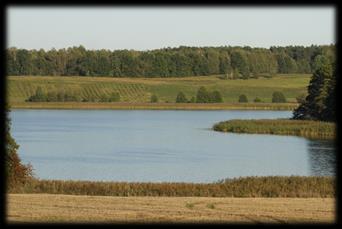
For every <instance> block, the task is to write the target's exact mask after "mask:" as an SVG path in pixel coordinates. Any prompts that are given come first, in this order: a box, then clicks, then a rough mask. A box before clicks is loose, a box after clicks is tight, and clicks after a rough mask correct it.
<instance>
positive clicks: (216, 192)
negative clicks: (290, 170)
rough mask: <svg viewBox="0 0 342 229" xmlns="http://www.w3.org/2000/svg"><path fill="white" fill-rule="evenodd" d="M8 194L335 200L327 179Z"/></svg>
mask: <svg viewBox="0 0 342 229" xmlns="http://www.w3.org/2000/svg"><path fill="white" fill-rule="evenodd" d="M9 191H10V193H26V194H37V193H50V194H71V195H94V196H164V197H166V196H167V197H182V196H189V197H190V196H198V197H199V196H201V197H303V198H313V197H321V198H326V197H335V178H334V177H331V176H265V177H240V178H234V179H226V180H222V181H217V182H212V183H186V182H115V181H82V180H40V179H32V180H30V181H28V182H26V184H25V185H24V186H23V187H21V188H20V189H16V190H9Z"/></svg>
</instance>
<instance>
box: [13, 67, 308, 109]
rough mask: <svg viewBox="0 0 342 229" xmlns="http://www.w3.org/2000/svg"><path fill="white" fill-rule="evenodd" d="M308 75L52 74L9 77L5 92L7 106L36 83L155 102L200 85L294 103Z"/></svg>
mask: <svg viewBox="0 0 342 229" xmlns="http://www.w3.org/2000/svg"><path fill="white" fill-rule="evenodd" d="M310 77H311V75H308V74H288V75H277V76H275V77H273V78H264V77H260V78H258V79H248V80H242V79H238V80H223V79H220V78H219V76H203V77H185V78H109V77H79V76H75V77H60V76H59V77H53V76H9V77H8V78H7V84H8V85H7V94H8V100H9V102H10V104H11V105H15V104H16V103H23V102H24V101H25V100H26V99H27V98H28V97H29V96H31V95H33V94H34V93H35V90H36V88H37V87H38V86H40V87H42V89H43V90H44V91H45V92H48V91H51V90H52V91H57V90H59V89H61V88H64V89H65V90H70V91H78V92H79V93H80V95H81V97H83V98H84V97H87V96H91V97H95V98H99V97H100V96H101V95H102V94H106V95H109V94H110V93H112V92H119V93H120V96H121V102H134V103H144V102H149V101H150V97H151V95H152V94H156V95H157V96H158V98H159V102H170V103H172V102H175V99H176V96H177V93H178V92H180V91H182V92H183V93H185V95H186V96H187V98H188V99H190V98H191V97H192V96H196V92H197V90H198V88H199V87H200V86H205V87H206V88H207V89H208V90H210V91H212V90H218V91H220V92H221V94H222V96H223V100H224V102H229V103H232V102H237V101H238V97H239V95H241V94H245V95H246V96H247V97H248V99H249V101H250V102H252V101H253V100H254V98H255V97H259V98H260V99H261V100H262V102H268V103H269V102H271V99H272V93H273V92H274V91H280V92H282V93H283V94H284V95H285V97H286V99H287V101H288V102H296V97H297V96H298V95H300V94H305V93H306V91H307V86H308V83H309V80H310Z"/></svg>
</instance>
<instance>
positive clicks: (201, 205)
mask: <svg viewBox="0 0 342 229" xmlns="http://www.w3.org/2000/svg"><path fill="white" fill-rule="evenodd" d="M7 203H8V204H7V217H6V219H7V222H8V223H9V224H12V223H238V224H245V223H247V224H255V223H271V224H275V223H276V224H279V223H280V224H287V223H295V224H296V223H334V221H335V214H336V213H335V199H334V198H218V197H108V196H74V195H53V194H9V195H8V196H7Z"/></svg>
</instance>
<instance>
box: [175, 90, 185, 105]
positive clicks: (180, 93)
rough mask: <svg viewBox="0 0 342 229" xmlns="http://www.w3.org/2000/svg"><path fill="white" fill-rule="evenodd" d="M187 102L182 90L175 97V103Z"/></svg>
mask: <svg viewBox="0 0 342 229" xmlns="http://www.w3.org/2000/svg"><path fill="white" fill-rule="evenodd" d="M186 102H188V100H187V98H186V96H185V94H184V93H183V92H179V93H178V95H177V98H176V103H186Z"/></svg>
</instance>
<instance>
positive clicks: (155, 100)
mask: <svg viewBox="0 0 342 229" xmlns="http://www.w3.org/2000/svg"><path fill="white" fill-rule="evenodd" d="M157 102H158V97H157V95H155V94H153V95H152V96H151V103H157Z"/></svg>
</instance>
